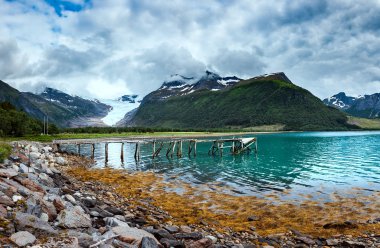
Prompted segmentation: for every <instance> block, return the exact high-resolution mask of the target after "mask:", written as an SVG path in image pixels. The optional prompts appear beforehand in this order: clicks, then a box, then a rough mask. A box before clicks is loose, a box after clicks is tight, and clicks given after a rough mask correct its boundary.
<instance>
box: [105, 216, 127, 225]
mask: <svg viewBox="0 0 380 248" xmlns="http://www.w3.org/2000/svg"><path fill="white" fill-rule="evenodd" d="M103 220H104V222H105V223H106V225H107V226H110V227H115V226H127V227H129V225H128V224H127V223H125V222H123V221H121V220H119V219H117V218H115V217H106V218H104V219H103Z"/></svg>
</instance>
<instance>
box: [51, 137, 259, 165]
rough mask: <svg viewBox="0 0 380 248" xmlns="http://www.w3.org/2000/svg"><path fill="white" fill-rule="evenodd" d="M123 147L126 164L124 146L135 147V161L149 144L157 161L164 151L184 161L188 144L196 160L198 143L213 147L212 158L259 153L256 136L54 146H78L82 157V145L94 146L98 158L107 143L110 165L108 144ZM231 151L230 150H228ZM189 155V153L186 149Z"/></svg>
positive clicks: (115, 140)
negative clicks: (225, 154) (185, 148)
mask: <svg viewBox="0 0 380 248" xmlns="http://www.w3.org/2000/svg"><path fill="white" fill-rule="evenodd" d="M111 143H112V144H115V143H116V144H120V145H121V147H120V160H121V161H122V162H124V144H128V143H129V144H134V145H135V149H134V150H135V151H134V158H135V160H136V161H140V159H141V146H142V145H149V146H151V147H152V153H151V158H152V159H154V158H156V157H158V156H160V153H161V152H162V150H164V153H165V155H166V157H167V158H173V157H174V156H177V158H181V157H182V156H183V148H184V147H185V146H186V145H187V156H189V157H196V156H197V144H198V143H210V144H211V147H210V149H209V150H208V155H210V156H223V154H224V153H225V151H227V153H229V154H232V155H238V154H242V153H250V152H251V151H252V148H251V147H252V146H253V147H254V148H253V150H254V152H255V153H257V139H256V138H255V137H251V138H227V139H217V140H215V139H194V138H191V139H190V138H188V139H186V138H169V139H168V138H161V139H160V138H157V139H146V138H131V139H123V138H109V139H70V140H54V141H53V147H54V148H55V150H56V151H61V148H62V145H74V146H75V145H76V146H77V154H78V155H81V146H83V145H90V146H91V158H92V159H94V157H95V145H96V144H104V150H105V156H104V157H105V162H106V163H107V162H108V145H109V144H111ZM227 149H228V150H227ZM185 153H186V150H185Z"/></svg>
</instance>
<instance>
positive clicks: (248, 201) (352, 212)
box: [67, 167, 380, 237]
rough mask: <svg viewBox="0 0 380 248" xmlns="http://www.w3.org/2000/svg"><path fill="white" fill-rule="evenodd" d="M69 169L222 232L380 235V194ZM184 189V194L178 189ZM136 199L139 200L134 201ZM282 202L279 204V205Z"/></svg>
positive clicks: (176, 219) (185, 220) (176, 217)
mask: <svg viewBox="0 0 380 248" xmlns="http://www.w3.org/2000/svg"><path fill="white" fill-rule="evenodd" d="M67 173H68V174H69V175H71V176H73V177H75V178H77V179H78V180H81V181H94V182H100V183H103V184H106V185H109V186H112V187H113V188H115V191H116V193H118V194H119V195H121V196H124V197H126V198H129V199H132V207H136V206H138V204H139V199H143V198H149V199H151V200H152V202H151V203H152V204H153V205H154V206H156V207H159V208H161V209H163V210H165V211H167V212H168V213H169V214H170V215H171V216H172V217H173V218H174V219H173V220H171V221H172V222H173V223H174V224H177V225H182V224H187V225H188V224H197V225H199V224H202V225H203V224H207V225H208V226H210V227H212V228H215V229H216V230H218V231H220V232H228V231H229V230H233V231H246V232H251V229H252V228H253V227H254V228H255V229H256V232H258V233H259V234H260V235H270V234H275V233H284V232H287V231H289V230H291V229H296V230H298V231H300V232H303V233H305V234H309V235H313V236H319V237H331V236H333V235H337V234H350V235H354V236H358V235H363V234H366V233H367V232H371V233H375V234H380V224H379V223H378V224H367V223H366V222H367V220H369V219H374V218H378V217H379V215H380V213H379V209H380V208H379V206H380V202H379V199H380V194H379V193H374V194H373V195H370V196H360V197H359V196H358V197H356V198H343V197H338V198H337V199H336V200H335V201H332V202H327V203H319V202H315V201H311V200H305V201H303V202H302V203H301V204H293V203H292V202H286V201H281V200H279V199H278V198H277V197H276V196H274V197H270V198H265V199H263V198H258V197H254V196H234V195H229V194H226V193H223V189H222V188H218V187H215V190H214V191H210V190H206V189H202V188H201V187H200V188H195V187H193V186H191V185H189V184H187V183H184V182H179V181H173V182H166V181H165V180H164V178H163V177H161V176H158V175H155V174H154V173H152V172H126V171H120V170H113V169H87V168H83V167H76V168H70V169H68V170H67ZM178 188H180V189H181V193H178V192H176V191H173V189H178ZM133 200H135V203H133ZM274 203H276V204H274ZM344 221H355V222H357V223H358V225H355V227H354V228H343V229H339V228H331V229H325V228H323V226H324V225H325V224H327V223H332V222H344Z"/></svg>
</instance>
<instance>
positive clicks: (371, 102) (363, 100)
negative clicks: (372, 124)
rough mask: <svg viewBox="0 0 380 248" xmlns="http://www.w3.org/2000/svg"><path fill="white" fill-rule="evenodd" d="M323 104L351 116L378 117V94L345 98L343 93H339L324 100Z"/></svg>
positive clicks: (379, 98)
mask: <svg viewBox="0 0 380 248" xmlns="http://www.w3.org/2000/svg"><path fill="white" fill-rule="evenodd" d="M323 102H324V103H325V104H326V105H328V106H332V107H335V108H337V109H340V110H342V111H344V112H346V113H348V114H350V115H352V116H357V117H364V118H379V117H380V93H375V94H372V95H364V96H359V97H352V96H347V95H346V94H345V93H344V92H340V93H338V94H336V95H333V96H332V97H329V98H326V99H324V100H323Z"/></svg>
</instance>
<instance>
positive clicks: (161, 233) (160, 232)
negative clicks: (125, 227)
mask: <svg viewBox="0 0 380 248" xmlns="http://www.w3.org/2000/svg"><path fill="white" fill-rule="evenodd" d="M146 231H148V232H150V233H151V234H153V235H154V236H155V237H156V238H157V239H162V238H167V239H174V236H173V235H172V234H170V233H169V232H168V231H166V230H165V229H146Z"/></svg>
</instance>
